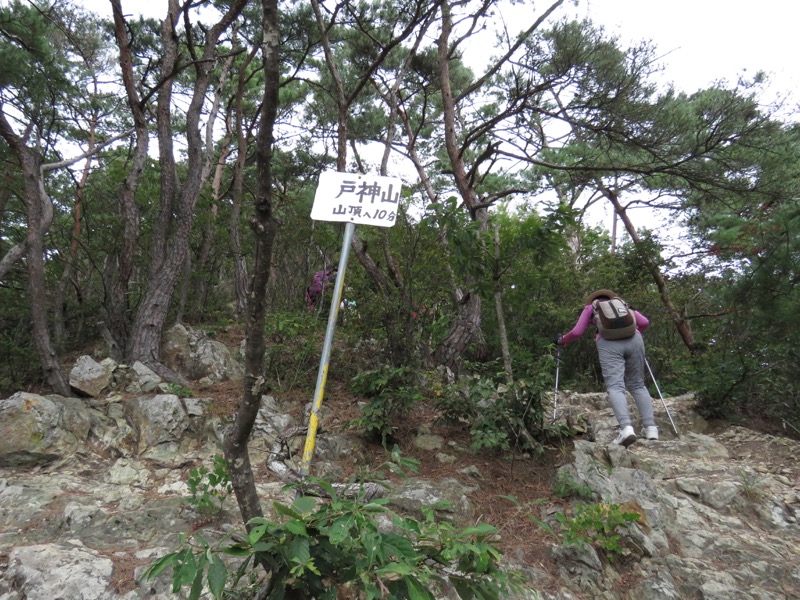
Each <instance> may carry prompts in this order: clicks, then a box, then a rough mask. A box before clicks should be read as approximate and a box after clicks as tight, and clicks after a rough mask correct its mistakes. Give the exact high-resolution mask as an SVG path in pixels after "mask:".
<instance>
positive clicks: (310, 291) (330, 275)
mask: <svg viewBox="0 0 800 600" xmlns="http://www.w3.org/2000/svg"><path fill="white" fill-rule="evenodd" d="M338 272H339V267H337V266H336V265H331V266H329V267H328V268H327V269H323V270H321V271H317V272H316V273H314V277H312V278H311V285H309V286H308V287H307V288H306V308H307V309H308V310H309V311H312V310H314V309H315V308H316V307H317V306H318V305H319V304H320V301H321V300H322V297H323V295H324V294H325V291H326V290H327V289H328V287H329V284H330V285H333V284H334V283H335V282H336V274H337V273H338Z"/></svg>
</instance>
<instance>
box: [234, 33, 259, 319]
mask: <svg viewBox="0 0 800 600" xmlns="http://www.w3.org/2000/svg"><path fill="white" fill-rule="evenodd" d="M257 50H258V47H254V48H253V49H252V51H251V52H250V53H249V54H248V55H247V58H246V59H245V60H244V61H243V62H242V64H241V65H240V66H239V73H238V77H237V85H236V100H235V104H236V121H235V125H234V128H235V132H236V149H237V155H236V163H235V165H234V171H233V189H232V197H231V220H230V228H229V240H230V247H231V256H232V257H233V291H234V295H235V296H234V297H235V302H236V315H237V316H238V317H243V316H244V315H245V314H246V311H247V302H248V297H249V294H248V289H247V285H248V284H247V280H248V275H247V263H246V262H245V260H244V255H243V254H242V242H241V238H240V235H239V218H240V216H241V213H242V196H243V194H244V169H245V164H246V162H247V137H248V135H247V131H245V125H244V114H243V112H244V92H245V87H246V83H247V81H248V66H249V65H250V63H251V62H252V61H253V58H254V57H255V55H256V52H257Z"/></svg>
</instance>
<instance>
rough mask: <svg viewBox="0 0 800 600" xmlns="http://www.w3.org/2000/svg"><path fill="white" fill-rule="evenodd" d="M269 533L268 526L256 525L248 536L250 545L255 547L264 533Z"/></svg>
mask: <svg viewBox="0 0 800 600" xmlns="http://www.w3.org/2000/svg"><path fill="white" fill-rule="evenodd" d="M266 531H267V526H266V525H256V526H255V527H253V528H252V529H251V530H250V531H249V532H248V534H247V540H248V541H249V542H250V545H251V546H252V545H254V544H255V543H256V542H257V541H258V540H260V539H261V537H262V536H263V535H264V532H266Z"/></svg>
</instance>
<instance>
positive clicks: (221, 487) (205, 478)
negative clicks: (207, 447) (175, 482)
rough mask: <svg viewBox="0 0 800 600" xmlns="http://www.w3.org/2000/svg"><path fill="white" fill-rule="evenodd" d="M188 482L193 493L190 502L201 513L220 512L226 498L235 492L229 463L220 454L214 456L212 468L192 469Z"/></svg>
mask: <svg viewBox="0 0 800 600" xmlns="http://www.w3.org/2000/svg"><path fill="white" fill-rule="evenodd" d="M186 484H187V485H188V486H189V491H190V492H191V494H192V496H191V498H190V499H189V504H191V505H192V506H193V507H194V509H195V510H196V511H197V512H198V513H199V514H201V515H208V516H213V515H216V514H218V513H219V512H220V511H221V510H222V505H223V503H224V502H225V499H226V498H227V497H228V496H230V495H231V494H232V493H233V485H232V484H231V478H230V475H229V474H228V465H227V463H226V462H225V458H223V457H222V456H221V455H219V454H217V455H216V456H214V464H213V466H212V468H211V470H209V469H207V468H206V467H200V468H199V469H191V470H190V471H189V478H188V479H187V481H186Z"/></svg>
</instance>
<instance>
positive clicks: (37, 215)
mask: <svg viewBox="0 0 800 600" xmlns="http://www.w3.org/2000/svg"><path fill="white" fill-rule="evenodd" d="M0 135H2V137H3V139H5V140H6V142H7V143H8V145H9V147H10V148H11V150H12V152H13V153H14V155H15V156H16V158H17V161H18V162H19V166H20V168H21V170H22V177H23V181H24V189H25V208H26V212H27V223H28V233H27V236H26V239H25V248H26V251H27V266H28V291H29V293H30V303H31V329H32V333H33V343H34V346H35V347H36V353H37V354H38V355H39V361H40V362H41V364H42V371H43V372H44V378H45V381H47V383H48V385H49V386H50V387H51V388H52V389H53V391H54V392H55V393H56V394H61V395H62V396H69V395H70V389H69V385H68V384H67V380H66V379H65V377H64V374H63V373H62V372H61V365H60V364H59V362H58V357H57V356H56V352H55V350H54V349H53V344H52V342H51V340H50V332H49V329H48V326H47V304H48V302H47V283H46V279H45V263H44V254H45V247H44V237H45V234H46V233H47V231H48V229H49V228H50V225H51V223H52V222H53V204H52V202H51V201H50V197H49V196H48V195H47V192H46V190H45V188H44V175H43V172H42V164H41V159H40V158H39V156H38V155H37V154H36V152H35V151H34V150H32V149H30V148H28V147H27V146H26V145H25V144H24V143H23V141H22V140H21V139H20V138H19V136H17V134H16V133H15V132H14V130H13V129H12V127H11V125H10V124H9V123H8V120H7V119H6V116H5V113H4V112H3V111H2V105H0Z"/></svg>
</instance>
